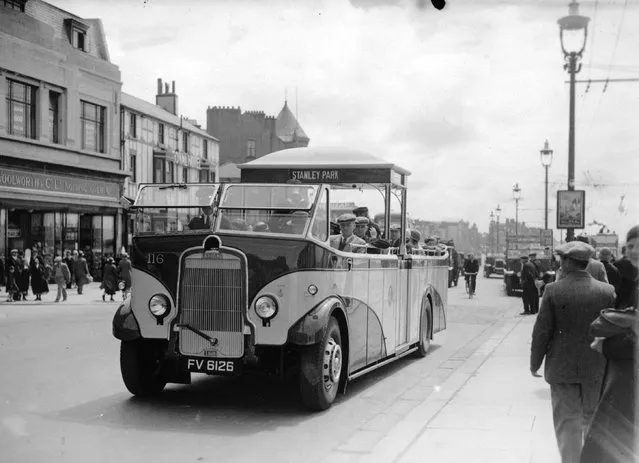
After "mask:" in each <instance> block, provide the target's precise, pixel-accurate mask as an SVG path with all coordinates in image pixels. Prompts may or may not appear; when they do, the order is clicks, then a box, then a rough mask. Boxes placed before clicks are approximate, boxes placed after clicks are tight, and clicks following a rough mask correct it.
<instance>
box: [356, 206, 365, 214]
mask: <svg viewBox="0 0 639 463" xmlns="http://www.w3.org/2000/svg"><path fill="white" fill-rule="evenodd" d="M353 214H355V215H357V214H368V208H367V207H366V206H361V207H356V208H355V209H353Z"/></svg>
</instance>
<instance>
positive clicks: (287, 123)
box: [275, 101, 309, 142]
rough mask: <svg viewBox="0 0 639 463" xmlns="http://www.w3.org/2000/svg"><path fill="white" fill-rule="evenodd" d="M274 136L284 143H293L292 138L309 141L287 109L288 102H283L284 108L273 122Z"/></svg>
mask: <svg viewBox="0 0 639 463" xmlns="http://www.w3.org/2000/svg"><path fill="white" fill-rule="evenodd" d="M275 135H277V137H278V138H279V139H280V140H282V141H284V142H290V141H293V139H294V138H297V139H300V138H303V139H306V140H308V139H309V138H308V136H307V135H306V133H305V132H304V129H302V126H300V124H299V122H298V121H297V119H296V118H295V116H294V115H293V113H292V112H291V110H290V109H289V107H288V102H286V101H284V107H283V108H282V110H281V111H280V113H279V114H278V115H277V119H276V120H275Z"/></svg>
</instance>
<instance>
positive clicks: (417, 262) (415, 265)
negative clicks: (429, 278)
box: [408, 258, 428, 342]
mask: <svg viewBox="0 0 639 463" xmlns="http://www.w3.org/2000/svg"><path fill="white" fill-rule="evenodd" d="M427 271H428V270H427V262H426V260H425V259H420V258H416V259H415V258H414V259H413V261H412V269H411V271H410V303H409V305H408V323H409V330H408V339H409V341H410V342H415V341H417V340H418V339H419V327H420V323H421V308H422V298H423V296H424V290H425V288H426V274H427Z"/></svg>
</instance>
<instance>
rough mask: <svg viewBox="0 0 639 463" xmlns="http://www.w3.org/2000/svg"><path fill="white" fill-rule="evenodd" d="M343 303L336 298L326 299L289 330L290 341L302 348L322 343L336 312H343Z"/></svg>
mask: <svg viewBox="0 0 639 463" xmlns="http://www.w3.org/2000/svg"><path fill="white" fill-rule="evenodd" d="M342 307H343V303H342V301H341V300H340V299H339V298H337V297H334V296H331V297H328V298H326V299H324V300H323V301H322V302H320V303H319V304H317V305H316V306H315V307H314V308H313V309H312V310H311V311H310V312H308V313H307V314H306V315H304V316H303V317H302V318H301V319H300V320H299V321H298V322H297V323H295V324H294V325H293V326H291V328H290V329H289V330H288V341H289V342H290V343H292V344H297V345H300V346H310V345H312V344H317V343H318V342H320V341H321V340H322V338H323V336H324V330H326V327H327V325H328V320H329V318H330V316H331V315H332V314H333V312H334V311H336V310H339V311H341V310H342Z"/></svg>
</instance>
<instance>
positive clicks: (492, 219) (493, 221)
mask: <svg viewBox="0 0 639 463" xmlns="http://www.w3.org/2000/svg"><path fill="white" fill-rule="evenodd" d="M493 223H495V213H494V212H493V211H490V225H489V226H488V231H490V228H491V226H492V225H493ZM488 235H489V236H490V241H491V246H490V250H491V252H495V244H494V243H495V242H494V240H493V236H492V234H491V233H489V234H488Z"/></svg>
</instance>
